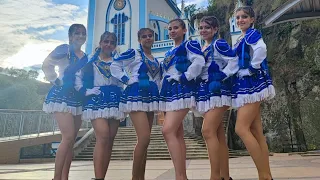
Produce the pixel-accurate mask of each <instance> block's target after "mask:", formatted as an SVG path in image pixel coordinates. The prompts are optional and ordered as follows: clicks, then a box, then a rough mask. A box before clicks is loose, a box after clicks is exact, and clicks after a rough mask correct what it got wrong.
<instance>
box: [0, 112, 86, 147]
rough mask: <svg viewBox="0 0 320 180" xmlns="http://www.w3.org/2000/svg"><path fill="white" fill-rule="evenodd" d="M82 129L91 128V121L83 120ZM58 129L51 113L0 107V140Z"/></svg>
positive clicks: (42, 133) (39, 134) (37, 135)
mask: <svg viewBox="0 0 320 180" xmlns="http://www.w3.org/2000/svg"><path fill="white" fill-rule="evenodd" d="M81 128H82V129H88V128H91V123H89V122H83V123H82V127H81ZM57 131H59V127H58V126H57V124H56V121H55V120H54V118H53V116H52V115H51V114H45V113H44V112H42V111H38V110H8V109H0V141H8V140H16V139H22V138H23V139H24V138H30V137H39V136H42V135H51V134H53V135H54V134H55V133H57Z"/></svg>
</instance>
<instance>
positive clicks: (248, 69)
mask: <svg viewBox="0 0 320 180" xmlns="http://www.w3.org/2000/svg"><path fill="white" fill-rule="evenodd" d="M235 51H236V53H237V56H238V61H233V62H231V61H230V64H228V66H229V67H230V68H231V69H234V70H238V69H239V71H238V75H237V77H235V78H234V82H233V83H234V85H233V88H232V106H233V107H241V106H243V105H245V104H248V103H255V102H259V101H263V100H268V99H271V98H273V97H274V96H275V89H274V86H273V85H272V80H271V77H270V74H269V71H268V65H267V59H266V58H267V47H266V44H265V43H264V41H263V39H262V35H261V33H260V32H259V31H258V30H256V29H248V30H247V32H246V34H245V35H244V37H241V38H239V40H238V42H237V43H236V44H235Z"/></svg>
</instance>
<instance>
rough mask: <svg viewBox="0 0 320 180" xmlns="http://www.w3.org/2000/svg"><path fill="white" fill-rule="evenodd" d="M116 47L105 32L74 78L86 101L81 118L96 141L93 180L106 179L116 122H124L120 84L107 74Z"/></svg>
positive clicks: (114, 38)
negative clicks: (88, 122)
mask: <svg viewBox="0 0 320 180" xmlns="http://www.w3.org/2000/svg"><path fill="white" fill-rule="evenodd" d="M116 46H117V37H116V35H115V34H114V33H110V32H108V31H106V32H104V33H103V34H102V35H101V37H100V42H99V47H98V49H97V50H96V52H95V54H94V55H93V56H92V58H91V59H90V61H89V62H88V64H87V65H86V66H85V67H84V68H83V69H82V74H81V77H79V76H77V77H79V78H77V87H76V88H77V89H78V90H79V91H80V92H81V93H82V94H83V95H84V96H86V97H87V98H85V101H84V105H83V109H84V111H83V114H82V118H83V119H84V120H89V121H90V120H91V123H92V126H93V129H94V132H95V137H96V145H95V148H94V152H93V164H94V172H95V180H103V179H104V178H105V175H106V173H107V170H108V166H109V162H110V158H111V153H112V147H113V141H114V138H115V136H116V134H117V131H118V126H119V120H121V119H124V113H123V112H120V110H119V103H120V96H121V94H122V90H123V84H122V83H121V82H120V81H119V80H118V79H116V78H115V77H113V76H112V75H111V73H110V66H111V64H112V63H113V52H114V50H115V48H116Z"/></svg>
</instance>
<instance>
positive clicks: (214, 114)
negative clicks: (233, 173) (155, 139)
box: [197, 16, 237, 180]
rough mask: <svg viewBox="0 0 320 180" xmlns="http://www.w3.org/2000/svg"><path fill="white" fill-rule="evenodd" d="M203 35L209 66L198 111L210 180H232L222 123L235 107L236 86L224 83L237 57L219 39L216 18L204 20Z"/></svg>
mask: <svg viewBox="0 0 320 180" xmlns="http://www.w3.org/2000/svg"><path fill="white" fill-rule="evenodd" d="M199 31H200V35H201V38H202V39H203V40H204V41H205V44H204V46H203V47H202V51H203V53H204V57H205V60H206V65H205V68H204V69H203V73H202V75H201V78H200V79H201V80H200V83H199V87H198V88H199V90H198V96H197V110H198V111H199V112H200V113H204V121H203V125H202V134H203V137H204V139H205V141H206V144H207V149H208V154H209V159H210V165H211V177H210V180H220V179H222V180H232V178H231V177H230V176H229V151H228V146H227V143H226V137H225V132H224V125H223V122H222V120H223V115H224V113H225V112H226V111H227V110H228V108H229V106H231V85H232V84H231V80H230V78H227V79H224V78H225V77H226V75H225V74H224V73H227V74H228V75H230V74H234V73H235V72H230V71H228V69H225V70H224V72H222V70H223V68H225V67H226V65H227V63H228V61H229V60H233V61H234V60H236V58H237V56H236V54H235V53H234V52H233V51H232V49H231V48H230V47H229V45H228V44H227V42H226V41H225V40H222V39H218V32H219V22H218V19H217V18H216V17H214V16H205V17H203V18H202V19H201V20H200V26H199ZM222 80H224V81H223V82H222Z"/></svg>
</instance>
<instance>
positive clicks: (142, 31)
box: [137, 28, 154, 39]
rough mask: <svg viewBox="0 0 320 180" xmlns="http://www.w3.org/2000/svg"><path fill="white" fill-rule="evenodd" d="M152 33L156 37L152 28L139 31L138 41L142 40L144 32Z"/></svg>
mask: <svg viewBox="0 0 320 180" xmlns="http://www.w3.org/2000/svg"><path fill="white" fill-rule="evenodd" d="M148 31H149V32H151V33H152V34H153V35H154V31H153V30H152V29H150V28H141V29H139V31H138V33H137V34H138V39H140V38H141V36H142V34H143V33H144V32H148Z"/></svg>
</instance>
